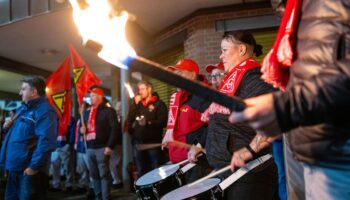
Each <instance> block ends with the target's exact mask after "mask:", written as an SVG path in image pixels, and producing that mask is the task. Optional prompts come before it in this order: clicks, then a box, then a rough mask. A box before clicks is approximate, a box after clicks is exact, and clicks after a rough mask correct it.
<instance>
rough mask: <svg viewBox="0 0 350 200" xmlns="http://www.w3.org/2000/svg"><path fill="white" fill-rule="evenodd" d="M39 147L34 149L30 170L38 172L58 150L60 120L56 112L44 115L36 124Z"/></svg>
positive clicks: (51, 111) (52, 111) (50, 111)
mask: <svg viewBox="0 0 350 200" xmlns="http://www.w3.org/2000/svg"><path fill="white" fill-rule="evenodd" d="M34 131H35V135H36V137H37V146H36V148H35V149H34V152H33V155H32V159H31V161H30V163H29V166H28V167H29V168H31V169H34V170H37V169H39V168H40V167H41V166H43V165H45V164H46V162H47V161H48V160H50V157H51V152H52V151H54V150H55V148H56V139H57V131H58V118H57V115H56V112H55V111H54V110H51V109H50V110H49V111H46V112H45V113H43V114H42V115H41V116H40V118H39V119H38V120H37V121H36V124H35V130H34Z"/></svg>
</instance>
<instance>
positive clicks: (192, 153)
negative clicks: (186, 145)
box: [187, 145, 204, 163]
mask: <svg viewBox="0 0 350 200" xmlns="http://www.w3.org/2000/svg"><path fill="white" fill-rule="evenodd" d="M200 153H204V151H203V148H199V147H197V146H195V145H192V146H191V148H190V150H189V151H188V153H187V158H188V160H189V161H190V162H191V163H194V162H197V161H198V160H197V157H198V154H200Z"/></svg>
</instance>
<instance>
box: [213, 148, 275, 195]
mask: <svg viewBox="0 0 350 200" xmlns="http://www.w3.org/2000/svg"><path fill="white" fill-rule="evenodd" d="M270 158H272V156H271V154H266V155H264V156H261V157H259V158H257V159H255V160H252V161H250V162H248V163H247V166H246V167H241V168H240V169H239V170H237V171H236V172H234V173H233V174H232V175H231V176H229V177H227V178H226V179H225V180H223V181H222V182H221V183H220V184H219V187H220V189H221V190H222V191H223V190H225V189H226V188H227V187H228V186H230V185H231V184H232V183H234V182H236V181H237V180H238V179H240V178H241V177H242V176H244V175H245V174H246V173H248V172H249V171H251V170H252V169H254V168H256V167H257V166H259V165H261V164H262V163H264V162H266V161H267V160H269V159H270Z"/></svg>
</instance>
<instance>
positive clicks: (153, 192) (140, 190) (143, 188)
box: [135, 170, 185, 200]
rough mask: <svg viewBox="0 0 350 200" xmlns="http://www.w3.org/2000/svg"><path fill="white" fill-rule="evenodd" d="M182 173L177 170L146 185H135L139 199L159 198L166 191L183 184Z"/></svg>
mask: <svg viewBox="0 0 350 200" xmlns="http://www.w3.org/2000/svg"><path fill="white" fill-rule="evenodd" d="M184 180H185V179H184V174H182V173H181V172H180V170H178V171H177V172H176V173H174V174H172V175H171V176H168V177H167V178H165V179H163V180H160V181H158V182H156V183H152V184H148V185H135V190H136V194H137V195H138V197H139V198H141V199H152V200H153V199H160V197H162V196H163V195H165V194H166V193H168V192H170V191H172V190H174V189H176V188H178V187H181V186H182V185H184V184H185V182H184Z"/></svg>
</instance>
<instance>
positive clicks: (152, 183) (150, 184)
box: [135, 164, 180, 188]
mask: <svg viewBox="0 0 350 200" xmlns="http://www.w3.org/2000/svg"><path fill="white" fill-rule="evenodd" d="M172 165H173V167H176V168H177V169H176V170H175V171H174V172H173V173H171V174H169V175H168V176H166V177H165V178H163V179H161V180H158V181H153V182H151V183H147V184H142V185H141V184H137V182H138V181H139V180H140V179H141V178H142V177H143V176H146V175H147V174H151V172H153V171H155V170H157V169H159V168H161V167H165V166H170V165H163V166H161V167H158V168H156V169H153V170H151V171H149V172H147V173H146V174H144V175H142V176H141V177H140V178H138V179H137V180H136V182H135V186H136V187H139V188H147V187H150V186H152V185H154V184H156V183H162V182H164V181H165V180H167V179H168V178H169V177H171V176H173V175H175V174H177V173H178V172H179V169H180V166H179V165H176V164H172Z"/></svg>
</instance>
